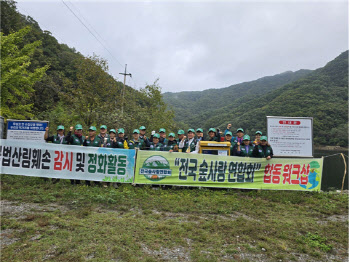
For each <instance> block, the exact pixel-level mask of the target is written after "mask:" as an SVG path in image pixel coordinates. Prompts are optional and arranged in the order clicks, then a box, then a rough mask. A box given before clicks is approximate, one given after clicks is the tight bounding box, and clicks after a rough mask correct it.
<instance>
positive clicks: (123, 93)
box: [119, 64, 132, 115]
mask: <svg viewBox="0 0 350 263" xmlns="http://www.w3.org/2000/svg"><path fill="white" fill-rule="evenodd" d="M127 65H128V64H125V72H124V73H119V74H120V75H124V88H123V91H122V115H123V114H124V95H125V81H126V76H130V78H131V77H132V76H131V73H129V74H126V67H127Z"/></svg>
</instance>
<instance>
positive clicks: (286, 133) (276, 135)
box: [267, 116, 313, 157]
mask: <svg viewBox="0 0 350 263" xmlns="http://www.w3.org/2000/svg"><path fill="white" fill-rule="evenodd" d="M312 121H313V119H312V118H311V117H310V118H302V117H300V118H296V117H273V116H268V117H267V135H268V142H269V143H270V144H271V146H272V149H273V154H274V155H276V156H288V157H312V156H313V136H312V131H313V127H312Z"/></svg>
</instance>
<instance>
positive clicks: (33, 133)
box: [7, 120, 48, 142]
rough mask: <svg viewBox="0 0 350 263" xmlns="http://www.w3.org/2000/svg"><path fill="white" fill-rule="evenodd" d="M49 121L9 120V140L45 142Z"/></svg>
mask: <svg viewBox="0 0 350 263" xmlns="http://www.w3.org/2000/svg"><path fill="white" fill-rule="evenodd" d="M47 126H48V122H47V121H29V120H7V139H10V140H26V141H37V142H45V140H44V134H45V128H46V127H47Z"/></svg>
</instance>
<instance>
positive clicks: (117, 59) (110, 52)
mask: <svg viewBox="0 0 350 263" xmlns="http://www.w3.org/2000/svg"><path fill="white" fill-rule="evenodd" d="M61 1H62V3H63V4H64V5H65V6H66V7H67V8H68V10H69V11H70V12H71V13H72V14H73V15H74V16H75V17H76V18H77V19H78V20H79V22H80V23H81V24H82V25H83V26H84V27H85V28H86V29H87V30H88V31H89V33H90V34H91V35H92V36H93V37H94V38H95V39H96V40H97V41H98V42H99V43H100V44H101V45H102V46H103V48H104V49H105V50H106V51H107V52H108V53H109V54H110V55H111V56H112V58H114V59H115V60H116V61H117V62H118V64H119V65H120V66H121V67H123V65H122V64H121V63H120V62H119V60H118V59H117V58H116V57H115V56H114V55H113V54H112V53H111V52H110V51H109V50H108V48H107V47H106V46H105V45H104V44H103V43H102V42H101V41H100V40H99V39H98V38H97V37H96V35H95V34H94V33H93V32H92V31H91V30H90V29H89V28H88V27H87V26H86V25H85V24H84V22H83V21H82V20H81V19H80V18H79V16H78V15H77V14H75V13H74V11H73V10H72V9H71V8H70V7H69V6H68V5H67V4H66V3H65V2H64V0H61Z"/></svg>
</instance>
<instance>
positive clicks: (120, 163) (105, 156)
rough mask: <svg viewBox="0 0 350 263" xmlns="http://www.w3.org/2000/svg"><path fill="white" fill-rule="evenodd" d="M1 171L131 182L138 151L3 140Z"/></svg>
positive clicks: (0, 153) (38, 175) (5, 172)
mask: <svg viewBox="0 0 350 263" xmlns="http://www.w3.org/2000/svg"><path fill="white" fill-rule="evenodd" d="M0 164H1V173H3V174H17V175H27V176H36V177H48V178H63V179H77V180H91V181H107V182H126V183H132V182H133V178H134V166H135V150H124V149H112V148H99V147H83V146H72V145H61V144H51V143H33V142H27V141H17V140H0Z"/></svg>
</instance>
